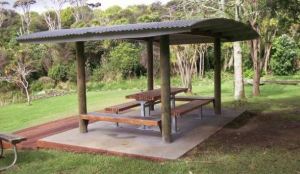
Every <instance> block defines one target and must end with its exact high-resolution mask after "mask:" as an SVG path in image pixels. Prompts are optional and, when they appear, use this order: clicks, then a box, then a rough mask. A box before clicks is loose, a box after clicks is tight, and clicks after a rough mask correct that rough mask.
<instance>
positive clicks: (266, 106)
mask: <svg viewBox="0 0 300 174" xmlns="http://www.w3.org/2000/svg"><path fill="white" fill-rule="evenodd" d="M232 85H233V82H232V81H230V80H226V81H224V82H223V85H222V92H223V94H222V98H223V102H224V105H226V106H227V107H235V106H239V107H245V108H246V109H248V110H249V111H250V112H251V114H250V116H249V117H245V118H242V119H241V120H236V121H235V122H234V123H233V124H230V125H228V126H227V127H225V128H224V129H223V130H221V131H220V132H218V133H217V134H215V135H214V136H212V137H211V138H209V139H208V140H207V141H205V142H204V143H202V144H201V145H199V146H198V147H196V148H195V149H193V150H192V151H191V152H189V153H188V154H187V155H185V157H183V158H181V159H179V160H176V161H166V162H160V163H159V162H150V161H145V160H138V159H132V158H126V157H113V156H108V155H91V154H75V153H68V152H58V151H47V150H38V151H21V152H20V158H19V161H18V164H17V165H16V166H15V167H14V168H13V169H11V170H8V171H6V172H5V173H22V174H23V173H24V174H26V173H28V174H31V173H41V174H47V173H49V174H50V173H51V174H52V173H72V174H73V173H149V174H150V173H172V174H174V173H180V174H181V173H187V174H192V173H197V174H198V173H266V174H267V173H278V174H279V173H280V174H281V173H287V174H299V173H300V102H299V99H300V92H299V91H300V86H283V85H264V86H262V87H261V93H262V95H261V96H260V97H252V96H251V87H250V86H247V87H246V92H247V101H246V102H243V103H235V102H233V97H232V95H233V86H232ZM212 86H213V83H212V82H211V81H210V80H204V81H196V82H195V83H194V86H193V92H194V93H195V94H198V95H211V94H213V87H212ZM136 91H139V88H136V89H132V90H112V91H100V92H88V109H89V110H90V111H93V110H98V109H101V108H103V107H104V106H108V105H111V104H115V103H120V102H122V101H123V100H125V99H124V96H125V95H126V94H130V93H132V92H136ZM76 112H77V99H76V94H72V95H67V96H63V97H55V98H49V99H43V100H38V101H34V102H33V105H32V106H27V105H25V104H14V105H9V106H5V107H2V108H0V131H8V132H11V131H15V130H18V129H21V128H25V127H29V126H32V125H36V124H39V123H43V122H47V121H50V120H54V119H58V118H62V117H66V116H70V115H74V114H76ZM12 118H13V119H12ZM7 153H8V154H7V155H11V152H7ZM9 159H11V158H10V157H8V158H5V159H4V160H3V159H1V160H0V166H2V165H4V163H8V161H9ZM33 171H34V172H33Z"/></svg>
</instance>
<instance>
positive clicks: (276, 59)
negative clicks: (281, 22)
mask: <svg viewBox="0 0 300 174" xmlns="http://www.w3.org/2000/svg"><path fill="white" fill-rule="evenodd" d="M297 49H298V48H297V45H296V43H295V41H294V40H293V39H292V38H291V37H289V36H288V35H282V36H280V37H278V38H276V39H275V41H274V43H273V48H272V57H271V68H272V72H273V73H274V74H275V75H290V74H293V73H294V72H295V70H296V65H295V64H296V58H297Z"/></svg>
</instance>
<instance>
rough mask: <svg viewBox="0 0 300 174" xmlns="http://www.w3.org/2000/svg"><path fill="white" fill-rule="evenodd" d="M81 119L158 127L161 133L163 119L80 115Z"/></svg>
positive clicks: (93, 114)
mask: <svg viewBox="0 0 300 174" xmlns="http://www.w3.org/2000/svg"><path fill="white" fill-rule="evenodd" d="M80 119H83V120H91V121H106V122H113V123H125V124H131V125H144V126H158V127H159V129H160V131H161V119H160V118H158V117H141V116H133V115H126V116H120V115H119V114H106V113H90V114H82V115H80Z"/></svg>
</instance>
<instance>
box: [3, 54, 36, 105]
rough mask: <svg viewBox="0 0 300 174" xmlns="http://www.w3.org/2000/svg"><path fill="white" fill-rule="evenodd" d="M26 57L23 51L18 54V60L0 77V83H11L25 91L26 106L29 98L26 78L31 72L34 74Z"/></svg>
mask: <svg viewBox="0 0 300 174" xmlns="http://www.w3.org/2000/svg"><path fill="white" fill-rule="evenodd" d="M27 56H28V55H27V53H26V52H24V51H21V52H20V53H18V55H17V57H18V60H17V61H16V62H15V63H13V64H10V65H9V66H8V67H7V68H6V69H5V72H4V74H3V76H0V81H6V82H8V83H13V84H15V85H17V86H19V87H20V88H21V89H22V90H24V91H25V94H26V97H27V103H28V105H30V104H31V98H30V95H29V91H28V89H29V82H28V77H29V76H30V75H31V73H32V72H34V69H33V68H32V62H31V61H29V59H28V57H27Z"/></svg>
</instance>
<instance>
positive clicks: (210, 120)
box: [38, 109, 244, 160]
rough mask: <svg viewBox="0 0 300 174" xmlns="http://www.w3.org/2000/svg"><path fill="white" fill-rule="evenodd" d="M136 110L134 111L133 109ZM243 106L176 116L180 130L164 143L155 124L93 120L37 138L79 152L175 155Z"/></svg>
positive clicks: (40, 143)
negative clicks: (144, 125) (86, 129)
mask: <svg viewBox="0 0 300 174" xmlns="http://www.w3.org/2000/svg"><path fill="white" fill-rule="evenodd" d="M133 112H137V111H133ZM243 112H244V111H243V110H229V109H224V110H222V115H220V116H216V115H214V112H213V110H212V109H203V118H202V120H201V119H200V116H199V111H196V112H191V113H190V114H188V115H186V116H184V117H182V118H179V119H178V127H179V129H180V131H179V132H178V133H176V134H174V135H173V142H172V143H170V144H167V143H164V142H163V141H162V138H161V136H160V133H159V130H158V128H156V127H153V128H150V129H147V130H143V129H137V128H138V127H137V126H128V125H123V124H122V125H121V126H120V127H116V125H115V124H114V123H108V122H96V123H93V124H90V125H89V132H88V133H85V134H81V133H79V130H78V128H77V129H72V130H69V131H66V132H63V133H59V134H56V135H53V136H49V137H46V138H43V139H41V140H39V141H38V147H40V148H54V149H65V150H68V149H73V150H75V149H77V150H75V151H82V152H107V153H112V154H121V155H128V156H137V157H144V158H150V159H162V160H164V159H169V160H174V159H178V158H179V157H181V156H182V155H184V154H185V153H187V152H188V151H190V150H191V149H192V148H194V147H195V146H197V145H198V144H200V143H201V142H203V141H204V140H206V139H207V138H208V137H209V136H211V135H213V134H214V133H216V132H217V131H218V130H220V129H222V128H223V127H224V126H225V125H226V124H228V123H229V122H231V121H232V120H234V119H235V118H236V117H238V116H239V115H241V114H242V113H243Z"/></svg>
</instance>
